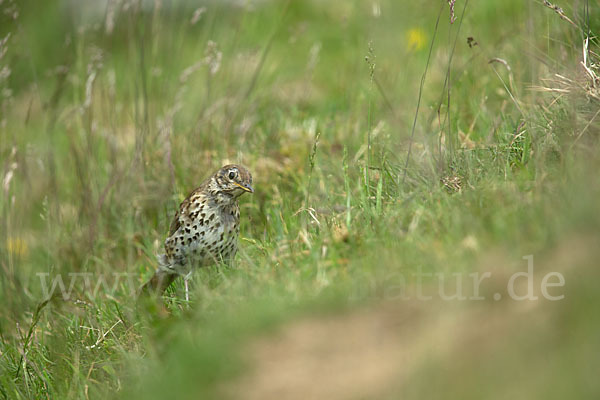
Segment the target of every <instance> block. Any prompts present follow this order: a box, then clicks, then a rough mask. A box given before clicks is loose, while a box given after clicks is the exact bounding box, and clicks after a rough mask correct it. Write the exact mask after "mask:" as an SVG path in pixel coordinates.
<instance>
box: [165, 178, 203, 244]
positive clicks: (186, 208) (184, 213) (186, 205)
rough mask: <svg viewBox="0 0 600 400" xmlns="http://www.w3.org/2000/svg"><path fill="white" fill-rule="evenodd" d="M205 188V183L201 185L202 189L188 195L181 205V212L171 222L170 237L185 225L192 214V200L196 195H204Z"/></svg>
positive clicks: (199, 188)
mask: <svg viewBox="0 0 600 400" xmlns="http://www.w3.org/2000/svg"><path fill="white" fill-rule="evenodd" d="M205 186H206V184H205V183H203V184H202V185H200V187H198V188H196V189H194V190H193V191H192V193H190V194H189V195H188V197H186V198H185V200H183V201H182V202H181V204H180V205H179V210H177V213H176V214H175V216H174V217H173V221H171V226H170V227H169V236H171V235H173V234H174V233H175V232H177V230H178V229H179V227H180V226H181V225H183V224H184V222H183V220H185V219H186V218H187V217H188V215H189V213H190V199H191V198H192V197H193V196H194V195H195V194H197V193H202V191H203V190H204V187H205Z"/></svg>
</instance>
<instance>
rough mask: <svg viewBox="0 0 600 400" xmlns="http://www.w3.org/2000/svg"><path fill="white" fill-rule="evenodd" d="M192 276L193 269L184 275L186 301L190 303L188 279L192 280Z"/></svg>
mask: <svg viewBox="0 0 600 400" xmlns="http://www.w3.org/2000/svg"><path fill="white" fill-rule="evenodd" d="M191 277H192V272H191V271H190V273H188V274H187V275H186V276H184V277H183V283H184V285H185V301H186V302H188V303H189V301H190V289H189V286H188V281H189V280H190V278H191Z"/></svg>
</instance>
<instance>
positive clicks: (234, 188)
mask: <svg viewBox="0 0 600 400" xmlns="http://www.w3.org/2000/svg"><path fill="white" fill-rule="evenodd" d="M215 183H216V185H217V188H218V190H219V191H220V192H222V193H224V194H227V195H229V196H232V197H233V198H238V197H240V196H241V195H242V194H244V193H246V192H248V193H254V189H253V188H252V175H251V174H250V171H248V170H247V169H246V168H244V167H242V166H240V165H234V164H230V165H226V166H224V167H222V168H221V169H220V170H218V171H217V173H216V174H215Z"/></svg>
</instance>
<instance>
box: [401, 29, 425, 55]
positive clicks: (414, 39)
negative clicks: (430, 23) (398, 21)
mask: <svg viewBox="0 0 600 400" xmlns="http://www.w3.org/2000/svg"><path fill="white" fill-rule="evenodd" d="M406 45H407V47H408V49H409V50H414V51H418V50H421V49H422V48H423V47H424V46H425V32H423V30H422V29H420V28H413V29H410V30H409V31H408V32H407V33H406Z"/></svg>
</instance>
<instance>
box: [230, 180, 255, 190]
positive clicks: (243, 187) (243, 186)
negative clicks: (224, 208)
mask: <svg viewBox="0 0 600 400" xmlns="http://www.w3.org/2000/svg"><path fill="white" fill-rule="evenodd" d="M233 183H235V184H236V185H237V186H239V187H241V188H242V189H243V190H244V191H245V192H250V193H254V189H252V186H250V185H249V184H245V185H240V184H239V183H237V182H233Z"/></svg>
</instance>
